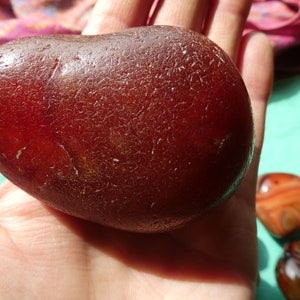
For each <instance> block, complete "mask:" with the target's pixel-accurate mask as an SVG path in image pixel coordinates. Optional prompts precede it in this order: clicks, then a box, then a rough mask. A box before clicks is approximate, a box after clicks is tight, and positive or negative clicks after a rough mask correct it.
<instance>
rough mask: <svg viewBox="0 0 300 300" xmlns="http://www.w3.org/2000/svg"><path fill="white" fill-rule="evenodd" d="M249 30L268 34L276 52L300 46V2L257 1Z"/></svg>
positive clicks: (298, 0) (253, 7)
mask: <svg viewBox="0 0 300 300" xmlns="http://www.w3.org/2000/svg"><path fill="white" fill-rule="evenodd" d="M246 28H247V30H256V31H261V32H264V33H266V34H267V35H268V36H269V38H270V40H271V41H272V42H273V44H274V47H275V50H276V52H280V51H281V50H284V49H286V48H289V47H292V46H295V45H298V44H300V0H256V1H254V2H253V4H252V7H251V11H250V15H249V18H248V21H247V24H246Z"/></svg>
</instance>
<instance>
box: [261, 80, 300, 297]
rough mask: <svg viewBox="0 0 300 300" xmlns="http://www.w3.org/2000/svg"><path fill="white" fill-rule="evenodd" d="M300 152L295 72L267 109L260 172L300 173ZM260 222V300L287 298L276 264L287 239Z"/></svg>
mask: <svg viewBox="0 0 300 300" xmlns="http://www.w3.org/2000/svg"><path fill="white" fill-rule="evenodd" d="M299 155H300V75H295V76H293V77H290V78H286V79H281V80H276V81H275V84H274V87H273V91H272V96H271V99H270V102H269V104H268V109H267V119H266V132H265V143H264V147H263V151H262V156H261V163H260V168H259V174H260V175H261V174H264V173H269V172H287V173H293V174H296V175H298V176H300V158H299ZM257 225H258V247H259V248H258V249H259V271H260V283H259V286H258V289H257V296H256V300H266V299H272V300H284V299H285V298H284V297H283V295H282V293H281V292H280V290H279V288H278V287H277V283H276V278H275V267H276V263H277V260H278V258H279V257H280V255H281V254H282V246H283V244H284V242H286V241H287V240H282V239H276V238H273V237H272V236H271V235H270V234H269V233H268V231H267V230H266V229H265V227H264V226H263V225H262V224H261V223H260V222H259V221H258V222H257ZM293 238H299V236H298V237H297V236H294V237H293Z"/></svg>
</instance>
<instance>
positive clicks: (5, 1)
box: [0, 0, 96, 44]
mask: <svg viewBox="0 0 300 300" xmlns="http://www.w3.org/2000/svg"><path fill="white" fill-rule="evenodd" d="M95 2H96V0H0V44H1V43H4V42H7V41H9V40H12V39H16V38H19V37H24V36H29V35H40V34H52V33H80V32H81V30H82V29H83V27H84V26H85V24H86V21H87V18H88V16H89V14H90V11H91V9H92V7H93V6H94V4H95Z"/></svg>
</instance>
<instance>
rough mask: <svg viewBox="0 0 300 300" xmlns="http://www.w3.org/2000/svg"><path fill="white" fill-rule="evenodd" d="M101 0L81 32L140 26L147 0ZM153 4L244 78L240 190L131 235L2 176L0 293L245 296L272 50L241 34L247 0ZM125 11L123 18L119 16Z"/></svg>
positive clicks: (161, 17)
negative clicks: (244, 159) (246, 147)
mask: <svg viewBox="0 0 300 300" xmlns="http://www.w3.org/2000/svg"><path fill="white" fill-rule="evenodd" d="M175 2H176V3H175ZM103 3H105V1H98V2H97V4H96V6H95V9H94V12H93V14H92V16H91V19H90V22H89V24H88V25H87V27H86V29H85V30H84V33H85V34H94V33H101V32H105V31H108V29H110V31H114V30H121V29H123V28H126V27H129V26H138V25H144V24H145V22H146V20H147V18H146V16H147V15H148V12H149V9H150V4H151V3H152V1H144V0H143V1H141V0H130V1H129V0H128V1H110V4H107V2H106V6H105V4H103ZM113 3H118V4H120V3H122V4H120V6H122V7H121V8H120V7H118V5H117V4H115V5H113ZM162 3H163V4H161V5H160V6H159V7H158V9H157V11H156V13H155V14H154V16H153V18H152V20H151V23H153V24H169V25H178V26H185V27H188V28H192V29H194V30H198V31H201V32H203V33H204V34H206V35H207V36H209V37H210V38H211V39H213V40H214V41H215V42H217V43H218V44H219V45H220V46H221V47H223V48H224V49H225V50H226V51H227V53H228V54H229V55H230V56H231V57H232V59H233V60H234V61H235V62H236V63H237V65H238V67H239V68H240V71H241V73H242V75H243V78H244V80H245V82H246V85H247V88H248V91H249V94H250V97H251V101H252V105H253V110H254V117H255V123H256V131H257V132H256V151H255V155H254V159H253V162H252V164H251V166H250V168H249V170H248V172H247V174H246V177H245V178H244V180H243V182H242V184H241V186H240V188H239V190H238V191H237V192H236V193H235V194H234V195H233V197H232V198H231V199H230V200H229V201H228V202H227V203H225V204H224V205H223V206H222V207H220V208H219V209H217V210H216V211H215V212H212V213H211V214H210V215H209V216H208V217H207V218H205V219H202V220H197V221H196V222H193V223H190V224H188V225H187V226H186V227H184V228H181V229H179V230H176V231H172V232H169V233H162V234H136V233H134V234H133V233H128V232H123V231H118V230H114V229H109V228H105V227H103V226H100V225H97V224H93V223H89V222H86V221H83V220H79V219H76V218H73V217H70V216H67V215H65V214H62V213H60V212H58V211H56V210H53V209H51V208H49V207H47V206H45V205H44V204H42V203H41V202H39V201H37V200H36V199H34V198H32V197H31V196H29V195H27V194H26V193H25V192H23V191H21V190H20V189H18V188H17V187H15V186H14V185H12V184H11V183H10V182H5V183H4V184H2V186H1V187H0V262H1V272H0V295H1V299H133V300H134V299H145V300H147V299H230V300H232V299H239V300H240V299H251V298H253V295H254V290H255V283H256V277H257V248H256V247H257V245H256V225H255V187H256V178H257V168H258V163H259V154H260V150H261V146H262V140H263V129H264V117H265V108H266V103H267V99H268V97H269V92H270V86H271V82H272V52H271V51H272V50H271V48H270V45H269V43H268V41H267V40H266V38H265V37H264V36H262V35H257V34H256V35H253V34H252V35H248V36H245V37H243V38H241V33H242V29H243V25H244V22H245V19H246V17H247V12H248V9H249V6H250V1H246V0H239V1H234V0H223V1H222V0H220V1H203V0H202V1H196V0H191V1H181V0H180V1H177V0H172V1H168V0H165V1H163V2H162ZM212 3H215V4H212ZM217 3H218V4H217ZM126 5H127V6H126ZM169 6H170V7H169ZM172 7H173V8H172ZM126 9H128V14H126ZM124 10H125V12H124ZM138 11H139V14H137V12H138ZM202 11H206V12H207V13H206V14H204V13H202V14H201V12H202ZM129 12H130V13H129ZM143 12H144V13H143ZM124 15H125V16H128V17H127V19H126V20H125V19H124V18H121V17H120V16H124ZM137 16H139V17H137ZM199 24H205V25H204V27H201V26H200V25H199ZM225 25H226V27H225ZM104 28H105V30H104ZM226 28H227V29H226ZM228 28H230V32H229V31H228Z"/></svg>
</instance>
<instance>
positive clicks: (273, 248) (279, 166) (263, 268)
mask: <svg viewBox="0 0 300 300" xmlns="http://www.w3.org/2000/svg"><path fill="white" fill-rule="evenodd" d="M299 155H300V75H295V76H293V77H290V78H288V79H281V80H276V81H275V84H274V87H273V91H272V96H271V99H270V102H269V104H268V109H267V119H266V133H265V144H264V148H263V152H262V157H261V164H260V169H259V173H260V174H264V173H267V172H288V173H294V174H296V175H299V176H300V159H299ZM3 180H4V177H3V176H1V174H0V182H1V181H3ZM257 225H258V250H259V271H260V283H259V286H258V289H257V295H256V300H266V299H272V300H284V297H283V295H282V294H281V292H280V290H279V289H278V287H277V283H276V279H275V272H274V269H275V266H276V262H277V259H278V258H279V256H280V255H281V253H282V245H283V243H284V241H283V240H278V239H275V238H273V237H272V236H271V235H270V234H269V233H268V231H267V230H266V229H265V227H264V226H263V225H262V224H261V223H260V222H259V221H258V222H257Z"/></svg>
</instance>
